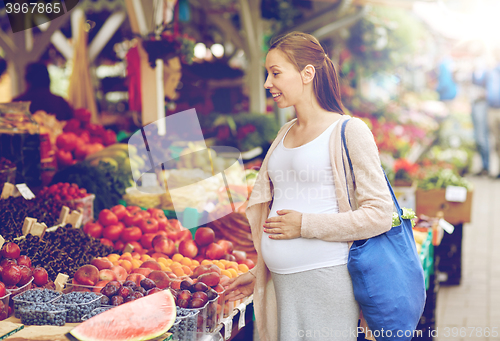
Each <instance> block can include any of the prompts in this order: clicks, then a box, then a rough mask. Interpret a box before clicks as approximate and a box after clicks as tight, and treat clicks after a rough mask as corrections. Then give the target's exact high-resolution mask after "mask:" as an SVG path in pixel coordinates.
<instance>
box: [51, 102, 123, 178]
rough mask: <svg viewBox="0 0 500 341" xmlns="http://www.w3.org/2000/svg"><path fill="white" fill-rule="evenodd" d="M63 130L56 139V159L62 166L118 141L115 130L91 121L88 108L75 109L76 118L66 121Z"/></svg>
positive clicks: (82, 158) (71, 163) (69, 164)
mask: <svg viewBox="0 0 500 341" xmlns="http://www.w3.org/2000/svg"><path fill="white" fill-rule="evenodd" d="M63 131H64V132H63V133H62V134H61V135H59V136H58V137H57V139H56V146H57V148H58V150H57V152H56V160H57V164H58V166H59V167H60V168H63V167H67V166H71V165H73V164H75V163H76V161H81V160H84V159H85V158H86V157H87V156H89V155H91V154H94V153H97V152H98V151H100V150H102V149H104V146H109V145H111V144H113V143H116V134H115V132H114V131H112V130H109V129H108V130H106V129H104V127H103V126H102V125H98V124H93V123H90V112H89V111H88V110H87V109H77V110H75V118H73V119H71V120H69V121H67V122H66V125H65V126H64V129H63Z"/></svg>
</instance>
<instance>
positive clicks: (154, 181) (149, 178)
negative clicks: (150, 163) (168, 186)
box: [141, 173, 158, 187]
mask: <svg viewBox="0 0 500 341" xmlns="http://www.w3.org/2000/svg"><path fill="white" fill-rule="evenodd" d="M141 179H142V187H157V186H158V178H157V177H156V174H155V173H144V174H143V175H142V178H141Z"/></svg>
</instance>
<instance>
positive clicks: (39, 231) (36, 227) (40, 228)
mask: <svg viewBox="0 0 500 341" xmlns="http://www.w3.org/2000/svg"><path fill="white" fill-rule="evenodd" d="M46 229H47V225H45V223H41V224H40V223H34V224H33V225H32V226H31V230H30V233H31V235H33V236H38V237H40V239H43V236H44V234H45V230H46Z"/></svg>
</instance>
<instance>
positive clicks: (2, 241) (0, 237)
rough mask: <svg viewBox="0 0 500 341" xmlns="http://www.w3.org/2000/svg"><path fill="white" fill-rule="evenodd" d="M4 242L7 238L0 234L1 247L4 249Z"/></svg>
mask: <svg viewBox="0 0 500 341" xmlns="http://www.w3.org/2000/svg"><path fill="white" fill-rule="evenodd" d="M3 243H5V239H4V238H3V237H2V235H0V249H2V246H3Z"/></svg>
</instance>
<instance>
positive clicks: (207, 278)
mask: <svg viewBox="0 0 500 341" xmlns="http://www.w3.org/2000/svg"><path fill="white" fill-rule="evenodd" d="M198 281H199V282H203V283H205V284H206V285H208V286H209V287H213V286H216V285H217V284H219V282H220V276H219V274H218V273H216V272H210V273H207V274H203V275H200V276H199V277H198Z"/></svg>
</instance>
